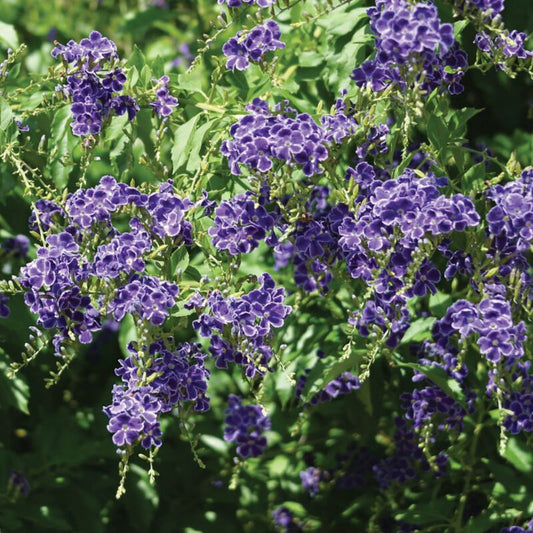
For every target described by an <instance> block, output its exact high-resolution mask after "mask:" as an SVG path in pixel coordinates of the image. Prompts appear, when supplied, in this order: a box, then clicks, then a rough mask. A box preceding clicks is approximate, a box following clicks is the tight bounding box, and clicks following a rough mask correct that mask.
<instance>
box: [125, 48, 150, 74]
mask: <svg viewBox="0 0 533 533" xmlns="http://www.w3.org/2000/svg"><path fill="white" fill-rule="evenodd" d="M127 65H128V67H135V68H136V69H137V71H138V72H141V71H142V69H143V67H144V65H146V59H145V57H144V54H143V53H142V52H141V51H140V50H139V48H138V46H137V45H134V46H133V52H132V53H131V55H130V57H129V58H128V63H127Z"/></svg>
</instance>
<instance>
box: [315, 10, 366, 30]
mask: <svg viewBox="0 0 533 533" xmlns="http://www.w3.org/2000/svg"><path fill="white" fill-rule="evenodd" d="M366 11H367V9H366V7H357V8H355V9H351V10H349V11H347V10H346V9H336V10H333V11H331V12H330V13H329V14H328V15H326V16H324V17H321V18H320V19H319V22H318V23H317V24H318V26H321V27H322V28H324V29H325V30H327V33H328V36H329V35H347V34H348V33H350V32H351V31H353V30H354V29H355V27H356V26H357V25H358V24H359V23H360V22H361V21H362V20H364V19H365V18H366V17H367V14H366Z"/></svg>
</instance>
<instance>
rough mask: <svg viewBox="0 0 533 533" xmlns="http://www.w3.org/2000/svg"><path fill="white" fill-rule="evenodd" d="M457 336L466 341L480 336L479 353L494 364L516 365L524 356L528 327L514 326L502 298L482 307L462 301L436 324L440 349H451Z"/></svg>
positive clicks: (488, 301) (487, 299) (453, 306)
mask: <svg viewBox="0 0 533 533" xmlns="http://www.w3.org/2000/svg"><path fill="white" fill-rule="evenodd" d="M456 333H458V334H459V335H460V336H461V337H462V338H466V337H468V336H470V335H471V334H474V333H477V334H478V335H479V337H478V340H477V344H478V346H479V350H480V352H481V353H482V354H483V355H484V356H485V357H486V358H487V360H488V361H490V362H491V363H499V362H500V361H507V364H512V362H514V361H516V360H517V359H520V358H522V357H523V355H524V347H523V342H524V340H525V339H526V338H527V335H526V328H525V324H524V323H523V322H520V323H518V324H517V325H514V324H513V317H512V311H511V306H510V304H509V302H508V301H507V300H506V299H505V298H504V297H503V296H500V295H496V296H493V297H491V298H485V299H483V300H482V301H481V302H480V303H479V304H478V305H474V304H472V303H471V302H469V301H467V300H458V301H457V302H455V303H454V304H453V305H452V306H450V308H449V309H448V311H447V312H446V315H445V316H444V317H443V318H442V319H441V320H439V321H437V322H436V323H435V326H434V328H433V337H434V339H435V340H436V342H437V343H438V344H439V345H440V346H442V347H443V348H448V347H449V346H450V344H451V343H450V337H451V335H453V334H456Z"/></svg>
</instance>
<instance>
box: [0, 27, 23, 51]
mask: <svg viewBox="0 0 533 533" xmlns="http://www.w3.org/2000/svg"><path fill="white" fill-rule="evenodd" d="M0 42H3V43H4V44H6V45H7V46H8V47H9V48H13V49H15V48H17V47H18V45H19V38H18V35H17V32H16V30H15V26H13V25H12V24H6V23H5V22H2V21H0Z"/></svg>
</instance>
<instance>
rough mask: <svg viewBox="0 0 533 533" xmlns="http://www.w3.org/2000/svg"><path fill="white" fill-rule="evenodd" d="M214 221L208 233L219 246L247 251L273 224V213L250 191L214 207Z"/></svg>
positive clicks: (232, 252) (233, 251) (263, 237)
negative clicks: (257, 202)
mask: <svg viewBox="0 0 533 533" xmlns="http://www.w3.org/2000/svg"><path fill="white" fill-rule="evenodd" d="M214 222H215V225H214V226H213V227H211V228H209V230H208V233H209V235H210V236H211V237H212V239H213V245H214V246H216V248H217V249H218V250H227V251H228V253H229V254H231V255H238V254H241V253H245V254H246V253H249V252H251V251H252V250H253V249H255V248H257V246H258V245H259V242H260V241H262V240H264V239H265V238H266V237H267V232H269V231H271V230H272V229H273V227H274V217H273V216H272V215H271V214H269V213H268V212H267V211H266V209H265V208H264V207H263V206H262V205H257V204H256V202H255V201H254V199H253V197H252V195H251V194H249V193H247V194H239V195H237V196H234V197H233V198H232V199H231V200H229V201H223V202H221V203H220V205H219V206H218V207H217V208H216V209H215V219H214Z"/></svg>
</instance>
